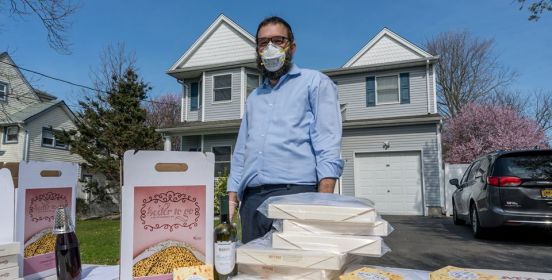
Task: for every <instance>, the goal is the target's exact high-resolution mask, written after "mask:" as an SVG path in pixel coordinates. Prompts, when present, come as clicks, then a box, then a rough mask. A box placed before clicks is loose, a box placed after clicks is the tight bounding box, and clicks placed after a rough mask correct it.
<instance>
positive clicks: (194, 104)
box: [190, 83, 199, 111]
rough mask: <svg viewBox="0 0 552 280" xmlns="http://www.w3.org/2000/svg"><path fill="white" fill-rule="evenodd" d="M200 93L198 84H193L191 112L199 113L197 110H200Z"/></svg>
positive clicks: (191, 89)
mask: <svg viewBox="0 0 552 280" xmlns="http://www.w3.org/2000/svg"><path fill="white" fill-rule="evenodd" d="M198 93H199V89H198V83H192V84H191V86H190V111H197V108H199V98H198V96H199V94H198Z"/></svg>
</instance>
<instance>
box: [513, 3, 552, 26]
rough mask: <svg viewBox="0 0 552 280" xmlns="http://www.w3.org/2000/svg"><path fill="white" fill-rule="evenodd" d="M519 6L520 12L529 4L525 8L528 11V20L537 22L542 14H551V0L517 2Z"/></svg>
mask: <svg viewBox="0 0 552 280" xmlns="http://www.w3.org/2000/svg"><path fill="white" fill-rule="evenodd" d="M517 1H518V3H519V4H520V7H519V9H520V10H522V9H523V8H524V7H525V4H529V5H528V6H527V10H529V13H530V15H529V18H528V19H529V20H534V21H538V20H539V19H540V17H541V16H542V14H543V13H544V12H546V11H548V12H551V11H552V0H517Z"/></svg>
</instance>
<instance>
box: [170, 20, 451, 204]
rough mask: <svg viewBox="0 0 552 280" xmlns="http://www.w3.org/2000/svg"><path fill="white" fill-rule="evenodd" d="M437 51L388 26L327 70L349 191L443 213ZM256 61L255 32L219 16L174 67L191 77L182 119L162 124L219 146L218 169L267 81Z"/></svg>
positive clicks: (343, 184) (190, 145)
mask: <svg viewBox="0 0 552 280" xmlns="http://www.w3.org/2000/svg"><path fill="white" fill-rule="evenodd" d="M437 59H438V58H437V57H435V56H433V55H431V54H429V53H427V52H426V51H424V50H422V49H421V48H419V47H417V46H415V45H414V44H412V43H410V42H408V41H407V40H405V39H404V38H402V37H400V36H399V35H397V34H395V33H393V32H392V31H390V30H389V29H387V28H384V29H383V30H382V31H381V32H380V33H378V34H377V35H376V36H375V37H374V38H373V39H372V40H370V41H369V42H368V44H366V45H365V46H364V47H363V48H362V49H361V50H360V51H359V52H358V53H357V54H355V55H354V56H353V57H352V58H351V59H350V60H349V61H347V62H346V63H345V64H344V65H343V66H342V67H340V68H336V69H330V70H325V71H323V72H324V73H325V74H326V75H328V76H329V77H330V78H331V79H332V80H334V82H335V83H336V85H337V89H338V93H339V102H340V105H341V110H342V116H343V139H342V158H343V159H344V160H345V168H344V171H343V175H342V177H341V178H340V179H341V180H340V184H339V189H338V191H339V193H341V194H344V195H354V196H357V197H365V198H369V199H371V200H373V201H374V202H375V203H376V208H377V209H378V210H379V211H380V212H381V213H385V214H400V215H401V214H402V215H429V214H440V213H441V209H442V208H441V207H442V206H443V203H444V200H443V199H442V196H443V193H444V192H443V190H442V188H443V184H442V179H441V178H442V176H443V174H442V170H441V168H440V166H441V161H442V160H441V139H440V123H441V117H440V116H439V114H438V113H437V101H436V95H435V92H436V90H435V70H434V64H435V63H436V61H437ZM255 65H256V64H255V38H254V37H253V36H252V35H251V34H250V33H248V32H247V31H245V30H244V29H243V28H241V27H240V26H238V25H237V24H236V23H234V22H233V21H231V20H230V19H228V18H227V17H225V16H224V15H221V16H219V17H218V18H217V19H216V20H215V22H214V23H213V24H211V26H210V27H209V28H208V29H207V30H206V31H205V32H204V33H203V35H201V36H200V37H199V39H198V40H197V41H196V42H195V43H194V44H193V45H192V46H191V47H190V49H188V50H187V51H186V52H185V53H184V55H183V56H182V57H181V58H180V59H179V60H178V61H177V62H176V63H175V64H174V65H173V66H172V67H171V68H170V69H169V70H168V74H169V75H171V76H173V77H174V78H176V79H177V81H178V82H179V83H181V84H182V85H183V97H182V116H181V120H182V123H181V124H180V125H178V126H175V127H169V128H163V129H159V132H162V133H164V134H165V135H166V136H181V137H182V150H184V151H205V152H214V153H215V161H216V163H215V170H216V172H221V171H222V170H224V169H225V168H229V166H230V159H231V154H232V152H233V149H234V146H235V141H236V138H237V132H238V129H239V125H240V122H241V117H242V115H243V111H244V108H245V106H244V105H245V102H246V98H247V96H248V95H249V93H251V91H252V90H253V89H254V88H255V87H257V86H258V85H259V83H260V79H261V77H260V75H259V72H258V71H257V69H256V66H255ZM299 67H302V65H299Z"/></svg>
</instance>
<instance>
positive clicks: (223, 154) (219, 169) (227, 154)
mask: <svg viewBox="0 0 552 280" xmlns="http://www.w3.org/2000/svg"><path fill="white" fill-rule="evenodd" d="M213 154H215V177H218V176H223V175H227V174H225V173H228V172H230V158H231V157H232V146H217V147H213Z"/></svg>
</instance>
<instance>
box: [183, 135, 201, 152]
mask: <svg viewBox="0 0 552 280" xmlns="http://www.w3.org/2000/svg"><path fill="white" fill-rule="evenodd" d="M181 143H182V148H181V151H184V152H187V151H189V150H190V149H197V150H198V151H199V150H201V136H200V135H194V136H182V142H181Z"/></svg>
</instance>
